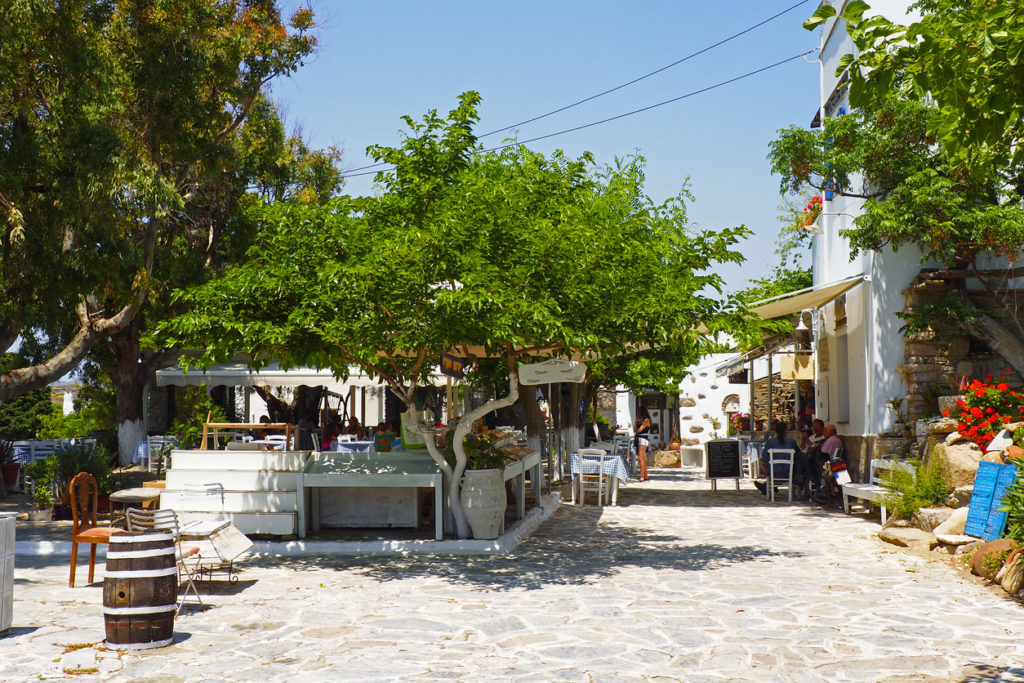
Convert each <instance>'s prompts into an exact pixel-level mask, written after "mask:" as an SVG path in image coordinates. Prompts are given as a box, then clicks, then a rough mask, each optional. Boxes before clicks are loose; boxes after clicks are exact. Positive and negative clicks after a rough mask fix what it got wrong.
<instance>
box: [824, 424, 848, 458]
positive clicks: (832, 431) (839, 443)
mask: <svg viewBox="0 0 1024 683" xmlns="http://www.w3.org/2000/svg"><path fill="white" fill-rule="evenodd" d="M823 434H824V439H825V440H824V441H823V442H822V444H821V452H822V454H823V455H824V456H825V457H827V458H828V459H829V460H832V459H834V458H835V457H836V453H838V452H839V451H841V450H842V448H843V440H842V439H840V438H839V436H838V435H837V434H836V426H835V425H834V424H831V423H829V424H827V425H825V427H824V429H823ZM839 455H840V456H842V453H839Z"/></svg>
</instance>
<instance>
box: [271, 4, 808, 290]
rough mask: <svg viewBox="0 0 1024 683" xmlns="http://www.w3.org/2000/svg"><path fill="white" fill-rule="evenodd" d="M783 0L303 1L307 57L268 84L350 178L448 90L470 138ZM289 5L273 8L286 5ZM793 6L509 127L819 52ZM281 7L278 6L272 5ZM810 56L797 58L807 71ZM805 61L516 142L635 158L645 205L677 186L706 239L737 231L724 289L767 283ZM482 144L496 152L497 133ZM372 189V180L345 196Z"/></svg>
mask: <svg viewBox="0 0 1024 683" xmlns="http://www.w3.org/2000/svg"><path fill="white" fill-rule="evenodd" d="M796 3H797V0H719V1H717V2H712V1H709V0H677V1H676V2H669V1H662V0H658V1H646V2H641V1H634V2H625V1H617V2H616V1H610V0H591V1H590V2H577V1H575V0H573V1H564V2H536V1H532V0H520V1H519V2H515V3H512V2H504V3H497V2H482V1H480V0H477V1H476V2H470V1H464V2H454V1H448V0H436V1H434V2H384V1H380V2H342V1H333V2H329V1H326V0H319V1H315V2H313V3H312V7H313V9H314V11H315V12H316V14H317V19H318V23H319V25H320V33H319V41H320V45H319V50H318V52H317V54H316V56H315V57H313V58H312V59H311V60H310V61H309V62H308V63H307V64H306V65H305V66H304V67H302V68H301V69H300V70H299V71H298V72H297V73H296V74H295V75H293V76H291V77H290V78H288V79H281V80H278V81H276V82H275V83H274V84H273V90H274V98H275V100H276V101H277V102H278V104H279V105H281V107H282V109H283V110H284V113H285V115H286V120H287V123H288V125H289V126H300V127H301V130H302V133H303V136H304V137H305V138H306V139H307V140H308V141H309V143H310V144H312V145H313V146H315V147H325V146H328V145H334V146H337V147H339V148H340V149H341V150H342V153H343V166H344V168H346V169H351V168H355V167H359V166H364V165H366V164H368V163H370V160H368V159H367V158H366V156H365V154H364V152H365V149H366V147H367V146H368V145H371V144H385V145H394V144H397V143H398V141H399V140H400V136H399V132H400V130H401V129H402V123H401V120H400V117H401V116H402V115H404V114H408V115H411V116H413V117H414V118H419V116H420V115H422V114H423V113H425V112H426V111H427V110H429V109H437V110H439V111H441V112H446V111H448V110H449V109H451V108H453V107H454V106H455V104H456V98H457V97H458V95H459V93H461V92H464V91H466V90H476V91H478V92H480V94H481V96H482V97H483V103H482V106H481V109H480V114H481V121H480V125H479V127H478V132H479V133H484V132H487V131H490V130H493V129H495V128H500V127H503V126H506V125H509V124H512V123H515V122H517V121H522V120H524V119H528V118H531V117H533V116H537V115H539V114H543V113H545V112H548V111H551V110H553V109H557V108H559V107H561V106H564V105H566V104H569V103H571V102H574V101H576V100H579V99H583V98H584V97H588V96H590V95H593V94H595V93H597V92H600V91H602V90H606V89H608V88H611V87H614V86H616V85H619V84H621V83H624V82H626V81H629V80H632V79H634V78H636V77H638V76H641V75H643V74H645V73H648V72H650V71H654V70H655V69H658V68H661V67H663V66H665V65H667V64H669V63H671V62H674V61H676V60H678V59H681V58H683V57H685V56H686V55H688V54H690V53H692V52H696V51H697V50H700V49H703V48H705V47H707V46H709V45H711V44H713V43H716V42H718V41H719V40H721V39H723V38H726V37H728V36H730V35H732V34H734V33H737V32H739V31H741V30H743V29H746V28H748V27H750V26H753V25H754V24H757V23H759V22H761V21H763V20H764V19H767V18H768V17H770V16H772V15H774V14H776V13H778V12H781V11H783V10H785V9H787V8H789V7H791V6H793V5H794V4H796ZM295 4H297V3H294V2H292V3H287V2H286V3H285V6H286V8H287V7H289V6H291V7H294V6H295ZM817 4H818V3H817V1H816V0H807V2H804V3H802V4H801V5H800V6H799V7H797V8H796V9H794V10H792V11H790V12H788V13H787V14H785V15H783V16H781V17H779V18H777V19H774V20H773V21H771V22H769V23H768V24H766V25H764V26H761V27H760V28H757V29H754V30H753V31H751V32H750V33H747V34H745V35H743V36H740V37H739V38H736V39H734V40H732V41H730V42H728V43H726V44H725V45H722V46H720V47H718V48H716V49H714V50H711V51H709V52H707V53H705V54H702V55H700V56H698V57H695V58H693V59H691V60H689V61H687V62H684V63H683V64H680V65H678V66H675V67H673V68H671V69H668V70H666V71H664V72H662V73H660V74H658V75H655V76H652V77H651V78H648V79H646V80H644V81H642V82H640V83H637V84H635V85H631V86H629V87H627V88H624V89H622V90H619V91H617V92H615V93H612V94H610V95H606V96H604V97H601V98H598V99H596V100H593V101H591V102H588V103H586V104H583V105H581V106H579V107H575V108H572V109H570V110H568V111H565V112H562V113H560V114H557V115H555V116H551V117H548V118H546V119H543V120H541V121H537V122H534V123H531V124H528V125H524V126H522V127H521V128H519V129H518V131H517V134H518V138H519V139H527V138H531V137H534V136H538V135H545V134H548V133H552V132H555V131H559V130H563V129H566V128H570V127H573V126H578V125H581V124H585V123H590V122H592V121H597V120H600V119H603V118H607V117H610V116H615V115H618V114H621V113H624V112H627V111H630V110H633V109H637V108H640V107H644V106H648V105H651V104H654V103H657V102H660V101H663V100H667V99H670V98H673V97H678V96H679V95H683V94H685V93H688V92H691V91H694V90H698V89H701V88H705V87H707V86H710V85H714V84H715V83H718V82H720V81H724V80H727V79H731V78H735V77H736V76H739V75H741V74H744V73H747V72H749V71H753V70H755V69H760V68H762V67H764V66H767V65H769V64H772V63H774V62H778V61H781V60H784V59H787V58H789V57H792V56H794V55H797V54H799V53H801V52H803V51H805V50H810V49H813V48H815V47H816V46H817V39H818V38H817V34H816V33H811V32H808V31H805V30H804V29H803V28H802V27H801V25H800V24H801V23H802V21H803V20H804V19H805V18H807V17H808V16H810V14H811V13H812V12H813V11H814V9H815V7H816V6H817ZM286 11H287V9H286ZM814 57H815V56H814V55H809V56H808V57H806V60H813V59H814ZM817 85H818V67H817V63H813V62H812V63H808V61H805V58H800V59H796V60H794V61H791V62H788V63H786V64H783V65H782V66H778V67H775V68H773V69H771V70H769V71H767V72H764V73H761V74H758V75H755V76H752V77H750V78H747V79H744V80H741V81H739V82H736V83H732V84H729V85H725V86H723V87H721V88H718V89H716V90H713V91H711V92H707V93H703V94H699V95H695V96H693V97H690V98H688V99H684V100H681V101H679V102H675V103H672V104H668V105H666V106H663V107H659V108H657V109H654V110H652V111H647V112H643V113H640V114H636V115H634V116H629V117H626V118H624V119H620V120H618V121H613V122H610V123H605V124H602V125H600V126H595V127H592V128H588V129H586V130H582V131H578V132H574V133H568V134H566V135H560V136H557V137H554V138H551V139H548V140H543V141H539V142H536V143H530V145H529V146H530V147H531V148H533V149H536V150H538V151H541V152H545V153H550V152H551V151H553V150H554V149H562V150H564V151H565V152H566V153H568V154H570V155H573V156H577V155H579V154H581V153H582V152H584V151H589V152H592V153H593V154H594V155H595V156H596V158H597V160H598V161H599V162H601V163H611V162H612V161H613V160H614V158H615V157H616V156H620V157H621V156H625V155H628V154H632V153H639V154H641V155H643V156H644V157H646V159H647V175H646V177H647V184H646V190H647V194H648V195H649V196H651V197H652V198H653V199H654V200H656V201H661V200H664V199H666V198H668V197H671V196H673V195H675V194H676V193H677V192H678V191H679V189H680V187H681V186H682V185H683V183H685V182H687V179H689V180H688V182H689V188H690V190H691V192H692V193H693V194H694V196H695V199H694V201H693V202H692V203H690V204H689V216H690V219H691V221H692V222H694V223H695V224H697V225H699V226H700V227H704V228H724V227H729V226H734V225H738V224H745V225H746V226H747V227H749V228H751V229H752V230H754V232H755V236H753V237H752V238H750V239H749V240H748V241H747V242H746V243H745V244H744V245H743V247H742V251H743V252H744V253H745V254H746V256H747V259H748V261H747V263H746V264H744V265H743V266H741V267H734V266H727V267H724V268H723V269H722V271H721V273H722V274H723V276H724V277H725V278H726V281H727V284H728V287H729V288H730V289H736V288H739V287H742V286H743V285H744V283H745V282H746V281H747V280H748V279H749V278H752V277H762V276H766V275H769V274H770V273H771V272H772V270H773V268H774V267H775V266H776V265H777V258H776V257H775V256H774V254H773V253H772V250H773V246H774V241H775V238H776V236H777V234H778V228H779V222H778V218H777V216H778V213H779V211H778V205H779V203H780V202H781V201H782V197H780V195H779V190H778V178H777V177H775V176H772V175H771V173H770V170H769V166H768V162H767V160H766V158H765V157H766V155H767V152H768V143H769V141H770V140H771V139H772V138H773V137H774V136H775V133H776V131H777V130H778V129H779V128H782V127H785V126H789V125H793V124H796V125H801V126H806V125H807V124H808V123H809V122H810V120H811V118H812V117H813V116H814V112H815V110H816V108H817V101H818V87H817ZM510 134H512V133H511V132H510V133H503V134H500V135H495V136H491V137H488V138H485V139H484V140H483V142H484V143H486V144H497V143H498V142H500V139H501V137H502V136H503V135H510ZM344 191H345V192H347V193H349V194H366V193H369V192H371V191H372V177H369V176H364V177H356V178H352V179H350V180H349V181H348V184H347V185H346V188H345V190H344Z"/></svg>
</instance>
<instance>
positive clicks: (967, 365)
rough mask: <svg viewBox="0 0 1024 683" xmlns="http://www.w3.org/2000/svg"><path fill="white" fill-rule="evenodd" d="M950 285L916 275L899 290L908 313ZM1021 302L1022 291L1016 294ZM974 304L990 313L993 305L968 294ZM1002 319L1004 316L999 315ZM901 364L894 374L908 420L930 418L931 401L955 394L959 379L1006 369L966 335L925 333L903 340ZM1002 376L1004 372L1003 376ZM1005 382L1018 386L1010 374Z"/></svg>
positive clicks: (1014, 375)
mask: <svg viewBox="0 0 1024 683" xmlns="http://www.w3.org/2000/svg"><path fill="white" fill-rule="evenodd" d="M949 287H950V285H949V283H948V282H947V281H945V280H933V279H927V278H926V277H923V276H922V275H919V276H918V277H917V278H915V279H914V281H912V282H911V284H910V286H909V287H908V288H907V289H905V290H903V295H904V297H905V305H904V308H903V311H904V312H905V313H909V312H911V311H913V310H914V309H915V308H916V307H918V306H921V305H922V304H926V303H928V302H930V301H933V300H934V299H935V298H936V297H937V296H940V295H942V294H944V293H945V292H946V291H947V290H948V289H949ZM1019 294H1020V295H1021V298H1022V299H1024V292H1020V293H1019ZM972 297H973V298H974V299H975V300H976V303H978V304H979V305H982V306H984V307H985V308H986V310H990V307H991V306H992V305H994V304H993V302H991V301H988V302H986V301H985V299H984V297H977V296H975V295H973V294H972ZM1003 317H1005V316H1003ZM904 359H905V360H904V363H903V364H902V365H899V366H897V367H896V368H894V369H895V371H896V372H897V373H899V374H901V375H903V380H904V385H905V386H906V388H907V394H906V396H905V397H904V398H905V399H906V412H907V417H908V419H909V420H917V419H919V418H923V417H934V416H936V415H937V409H936V407H935V405H934V399H935V398H936V397H937V396H940V395H952V394H956V393H959V392H958V391H957V388H958V384H959V382H960V380H961V379H963V378H966V379H968V380H970V379H984V378H985V377H986V376H987V375H988V374H989V373H992V374H1000V373H1003V371H1004V370H1005V369H1006V363H1005V361H1004V360H1003V359H1002V358H1001V357H1000V356H999V355H998V354H995V353H992V352H991V351H989V350H988V348H987V346H986V345H984V344H983V343H979V342H978V341H977V340H974V341H973V342H972V340H971V339H970V338H969V337H966V336H959V337H953V338H950V337H949V336H948V334H939V333H937V332H935V331H932V330H929V331H925V332H921V333H919V334H917V335H914V336H913V337H910V338H905V341H904ZM1003 374H1005V373H1003ZM1009 383H1010V384H1011V385H1015V386H1019V385H1020V384H1021V377H1020V376H1019V375H1018V374H1017V373H1015V372H1012V373H1010V379H1009Z"/></svg>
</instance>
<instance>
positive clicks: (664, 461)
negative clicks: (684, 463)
mask: <svg viewBox="0 0 1024 683" xmlns="http://www.w3.org/2000/svg"><path fill="white" fill-rule="evenodd" d="M654 466H655V467H679V451H658V452H657V453H655V454H654Z"/></svg>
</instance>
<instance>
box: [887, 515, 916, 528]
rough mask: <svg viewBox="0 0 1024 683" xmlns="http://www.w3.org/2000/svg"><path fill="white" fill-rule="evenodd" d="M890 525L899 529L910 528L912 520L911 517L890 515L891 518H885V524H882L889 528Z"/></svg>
mask: <svg viewBox="0 0 1024 683" xmlns="http://www.w3.org/2000/svg"><path fill="white" fill-rule="evenodd" d="M889 527H896V528H897V529H909V528H911V522H910V520H909V519H903V518H902V517H897V516H896V515H889V519H887V520H885V524H883V525H882V528H883V529H888V528H889ZM915 528H916V527H915Z"/></svg>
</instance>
